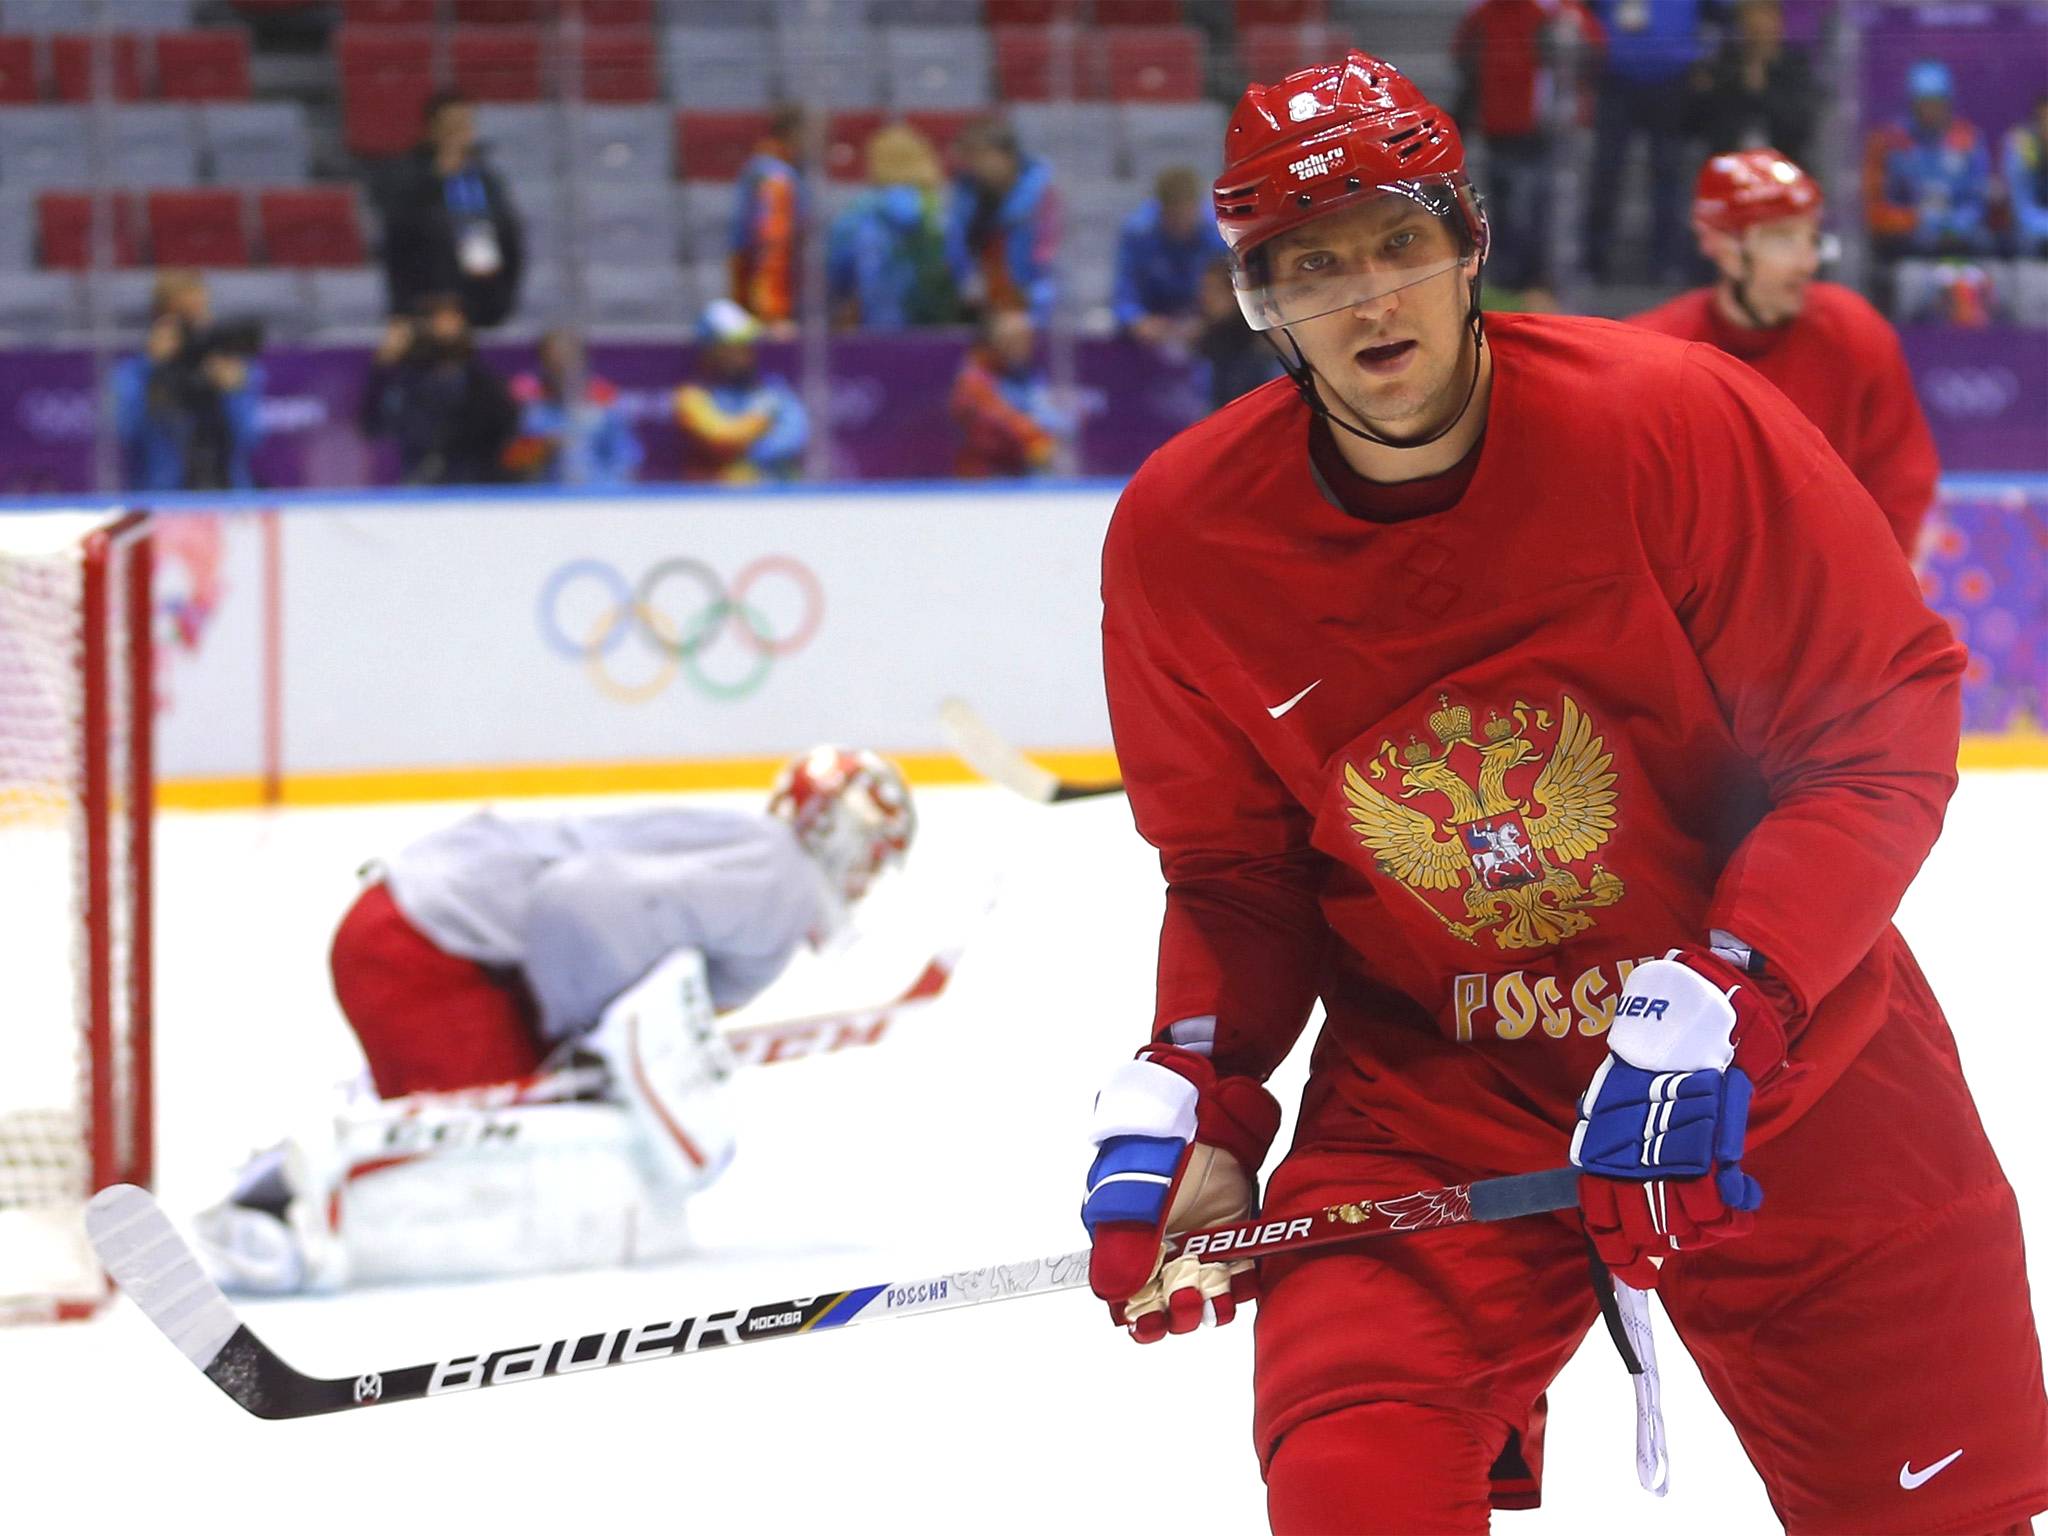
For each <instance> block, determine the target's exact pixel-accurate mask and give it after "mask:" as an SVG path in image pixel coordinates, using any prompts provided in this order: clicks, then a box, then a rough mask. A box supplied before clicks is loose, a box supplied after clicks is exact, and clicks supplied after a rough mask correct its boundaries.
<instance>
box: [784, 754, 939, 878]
mask: <svg viewBox="0 0 2048 1536" xmlns="http://www.w3.org/2000/svg"><path fill="white" fill-rule="evenodd" d="M768 814H769V815H771V816H774V817H776V818H778V819H779V820H782V821H785V822H787V823H788V824H789V827H790V830H791V831H793V832H795V833H796V840H797V841H798V842H799V843H801V844H803V847H804V851H805V852H807V853H808V854H810V856H811V857H812V858H813V859H815V860H817V863H818V867H819V868H820V869H822V870H823V871H824V872H825V878H826V879H827V880H828V881H830V882H831V884H832V886H833V888H834V889H835V890H837V891H838V892H839V893H840V894H841V895H843V896H844V897H846V899H847V900H849V901H854V900H858V899H859V898H860V897H862V896H864V895H866V894H867V889H868V886H869V884H870V883H871V882H872V881H873V880H874V878H875V876H876V875H878V874H880V873H881V872H882V871H883V870H884V869H886V868H887V867H889V866H890V865H892V864H900V863H902V862H903V858H904V855H905V854H907V853H909V851H910V840H911V839H912V838H913V837H915V836H916V835H917V812H916V811H914V810H913V809H912V808H911V804H910V790H909V788H908V786H906V785H905V784H904V782H903V775H902V774H901V773H899V772H898V771H897V769H896V765H895V764H894V763H892V762H890V761H889V760H888V759H887V758H884V757H882V756H880V755H878V754H877V753H874V752H867V751H859V750H855V749H853V748H850V747H830V746H827V747H813V748H812V749H811V750H810V751H808V752H806V753H804V755H803V756H801V757H798V758H793V759H791V760H790V761H789V762H788V763H787V764H785V765H784V766H783V769H782V772H781V773H779V774H777V775H776V778H775V787H774V789H772V790H771V791H770V792H769V795H768Z"/></svg>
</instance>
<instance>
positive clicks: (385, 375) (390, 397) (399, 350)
mask: <svg viewBox="0 0 2048 1536" xmlns="http://www.w3.org/2000/svg"><path fill="white" fill-rule="evenodd" d="M362 425H363V432H364V434H365V435H366V436H368V437H371V438H379V437H388V438H391V439H393V440H394V441H395V442H396V443H397V444H398V457H399V466H400V473H401V476H402V478H403V480H404V482H405V484H407V485H483V484H490V483H492V482H494V481H498V480H503V479H505V478H506V472H505V468H504V460H505V450H506V448H507V447H508V446H509V445H510V444H511V442H512V439H513V437H514V435H515V434H516V433H517V432H518V430H519V408H518V407H517V406H516V405H514V404H513V402H512V393H511V391H510V390H508V389H507V388H506V387H505V381H504V380H503V379H501V378H499V377H498V376H497V375H496V374H495V373H493V372H491V370H490V369H489V368H488V367H487V366H485V364H484V362H483V360H482V359H481V358H479V357H478V356H477V355H476V341H475V338H474V336H473V335H472V334H471V332H470V328H469V319H468V317H467V316H466V315H465V314H464V313H463V309H462V300H461V298H460V297H458V296H457V295H455V294H452V293H441V294H435V295H433V296H432V297H430V298H428V299H426V300H425V301H424V302H423V303H422V304H421V306H420V315H419V318H418V319H413V318H410V317H407V316H399V317H398V318H396V319H394V320H392V322H391V323H390V325H389V326H388V327H387V328H386V330H385V332H384V339H383V341H382V342H381V343H379V344H378V347H377V355H376V357H375V359H374V361H373V362H372V364H371V368H370V382H369V387H368V389H367V390H366V391H365V392H364V395H363V416H362Z"/></svg>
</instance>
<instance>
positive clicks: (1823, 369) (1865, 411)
mask: <svg viewBox="0 0 2048 1536" xmlns="http://www.w3.org/2000/svg"><path fill="white" fill-rule="evenodd" d="M1821 211H1822V209H1821V193H1820V187H1819V185H1818V184H1817V183H1816V182H1815V181H1814V179H1813V178H1812V177H1811V176H1809V175H1807V174H1806V172H1805V171H1804V170H1802V169H1800V167H1799V166H1797V165H1795V164H1794V163H1793V162H1792V161H1791V160H1789V159H1788V158H1786V157H1785V156H1784V155H1781V154H1779V153H1778V152H1777V151H1776V150H1774V149H1745V150H1741V151H1739V152H1737V153H1734V154H1726V155H1716V156H1714V157H1713V158H1712V159H1711V160H1709V161H1708V162H1707V163H1706V164H1705V165H1704V166H1703V167H1701V169H1700V174H1699V181H1698V182H1697V183H1696V184H1695V186H1694V188H1693V196H1692V227H1693V232H1694V233H1695V234H1696V235H1698V237H1699V242H1700V252H1701V254H1702V255H1704V256H1705V257H1706V258H1707V260H1709V261H1711V262H1712V263H1713V264H1714V266H1715V268H1716V270H1717V271H1718V272H1719V274H1720V275H1719V276H1718V277H1716V278H1715V280H1714V283H1713V285H1712V286H1711V287H1708V288H1697V289H1694V290H1693V291H1692V292H1690V293H1684V294H1680V295H1679V296H1678V297H1677V298H1675V299H1673V300H1671V301H1670V302H1669V303H1668V304H1662V305H1659V306H1658V307H1657V308H1655V309H1653V310H1650V311H1648V312H1647V313H1645V314H1640V315H1637V316H1636V317H1635V322H1634V323H1635V324H1637V325H1642V326H1648V327H1649V328H1650V329H1651V330H1653V331H1662V332H1664V333H1665V334H1666V335H1667V336H1680V337H1683V338H1684V339H1685V340H1687V341H1708V342H1712V343H1713V344H1714V345H1715V346H1717V347H1719V348H1720V349H1721V350H1722V351H1723V352H1727V353H1731V354H1733V355H1734V356H1736V357H1739V358H1741V359H1742V360H1743V361H1744V362H1745V363H1748V364H1749V365H1750V367H1752V368H1754V369H1756V371H1757V372H1758V373H1761V374H1762V375H1763V376H1764V377H1765V378H1767V379H1769V380H1770V381H1771V382H1772V383H1773V384H1775V385H1777V386H1778V388H1779V389H1781V390H1783V391H1784V392H1785V396H1786V398H1787V399H1789V400H1790V401H1791V402H1792V403H1793V404H1794V405H1796V406H1798V407H1799V410H1800V413H1801V414H1802V415H1804V416H1805V417H1806V419H1807V420H1808V421H1810V422H1812V423H1813V424H1814V425H1815V426H1816V427H1819V428H1820V430H1821V435H1822V436H1823V437H1825V438H1826V439H1827V440H1828V443H1829V445H1830V446H1831V447H1833V449H1834V450H1835V452H1836V453H1838V454H1840V455H1841V457H1842V462H1843V463H1844V464H1847V465H1848V466H1849V468H1850V470H1851V471H1852V472H1853V473H1854V474H1855V476H1856V478H1857V479H1858V480H1860V481H1862V482H1863V488H1864V489H1865V490H1866V491H1868V492H1870V496H1871V499H1872V500H1873V501H1875V502H1876V503H1877V506H1878V510H1879V511H1881V512H1882V513H1884V515H1885V520H1886V521H1887V522H1889V523H1890V524H1891V526H1892V533H1893V535H1894V537H1896V538H1897V540H1898V542H1899V547H1900V548H1901V549H1903V550H1904V551H1905V552H1906V554H1907V556H1908V557H1909V558H1910V557H1911V556H1912V554H1913V553H1914V551H1915V549H1916V548H1917V547H1918V544H1919V539H1920V527H1921V524H1922V523H1923V522H1924V521H1925V519H1926V517H1927V512H1928V509H1929V508H1930V507H1932V506H1933V505H1934V487H1935V480H1936V478H1937V477H1938V475H1939V474H1940V472H1941V465H1940V462H1939V461H1938V460H1937V459H1936V457H1935V451H1934V434H1933V433H1932V432H1931V431H1929V430H1928V426H1927V417H1926V416H1925V415H1924V414H1923V413H1922V412H1921V409H1920V402H1919V399H1918V398H1917V397H1916V396H1915V395H1914V393H1913V375H1912V373H1911V371H1910V370H1909V369H1908V368H1907V366H1906V354H1905V352H1904V351H1903V350H1902V349H1901V347H1900V345H1899V334H1898V332H1897V331H1895V330H1893V329H1892V325H1891V322H1890V321H1889V320H1887V319H1885V318H1884V316H1882V315H1880V314H1879V313H1878V312H1877V311H1876V310H1875V309H1873V308H1871V306H1870V302H1869V301H1868V300H1867V299H1865V298H1864V297H1863V296H1862V295H1861V294H1859V293H1857V292H1856V291H1855V290H1854V289H1850V288H1844V287H1842V286H1841V285H1840V284H1839V283H1823V282H1817V281H1815V275H1816V274H1817V273H1818V272H1819V271H1820V267H1821V262H1822V260H1823V259H1824V253H1825V251H1826V248H1827V246H1828V244H1829V243H1830V240H1831V237H1829V236H1826V235H1823V234H1822V233H1821Z"/></svg>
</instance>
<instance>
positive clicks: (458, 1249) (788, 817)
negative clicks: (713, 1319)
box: [194, 746, 916, 1293]
mask: <svg viewBox="0 0 2048 1536" xmlns="http://www.w3.org/2000/svg"><path fill="white" fill-rule="evenodd" d="M915 831H916V815H915V812H914V810H913V808H912V806H911V802H910V794H909V791H908V789H907V788H906V786H905V784H904V781H903V777H902V775H901V774H900V773H899V772H898V771H897V769H896V768H895V767H894V765H892V764H890V763H889V762H887V761H886V760H884V759H883V758H881V757H879V756H877V755H876V754H874V753H872V752H866V751H853V750H848V749H845V748H841V747H829V746H827V747H818V748H816V749H814V750H813V751H811V752H809V753H806V754H805V755H804V756H802V757H799V758H797V759H796V760H794V761H793V762H791V763H790V764H788V766H786V767H785V768H784V769H783V771H782V773H781V775H780V776H779V778H778V779H777V781H776V783H775V787H774V789H773V791H772V793H771V794H770V797H769V801H768V807H767V811H766V814H750V813H746V812H739V811H726V810H714V809H708V808H698V807H675V808H669V809H660V810H649V811H642V812H631V813H623V814H612V815H602V816H587V817H562V818H549V819H513V818H509V817H500V816H497V815H495V814H492V813H490V812H482V813H479V814H477V815H473V816H470V817H468V818H466V819H464V820H462V821H460V822H457V823H456V824H454V825H453V826H450V827H447V828H445V829H443V830H442V831H439V832H436V833H433V834H431V835H429V836H428V837H426V838H423V839H422V840H420V841H419V842H417V843H414V844H413V845H411V846H410V847H408V848H406V849H404V850H403V851H402V852H400V853H399V854H398V855H397V856H396V857H394V858H392V859H391V860H390V861H389V862H388V863H385V864H373V865H371V866H369V867H368V868H366V870H365V872H364V873H365V876H366V883H365V885H364V887H363V889H362V891H361V893H360V894H359V895H358V896H357V898H356V901H355V903H354V905H353V906H351V907H350V909H349V911H348V913H347V915H346V916H345V917H344V918H343V919H342V921H341V924H340V927H339V929H338V930H337V931H336V933H335V936H334V943H333V950H332V969H333V979H334V991H335V996H336V998H337V999H338V1001H339V1002H340V1004H341V1010H342V1013H343V1014H344V1015H345V1016H346V1018H347V1020H348V1023H349V1026H350V1028H351V1029H352V1030H353V1031H354V1032H355V1035H356V1038H357V1040H358V1041H359V1042H360V1043H361V1046H362V1051H363V1056H364V1058H365V1060H366V1062H367V1065H368V1076H369V1080H370V1083H371V1085H372V1086H373V1089H374V1094H371V1093H365V1094H363V1095H361V1096H360V1098H359V1099H358V1100H357V1101H355V1102H352V1103H351V1105H350V1106H349V1107H348V1108H347V1109H346V1110H345V1111H344V1112H343V1113H342V1114H340V1115H339V1116H338V1117H336V1118H335V1120H334V1121H333V1123H332V1126H331V1127H330V1126H329V1125H328V1124H327V1123H326V1122H324V1121H323V1123H322V1125H321V1126H320V1128H319V1129H318V1130H316V1131H312V1132H309V1133H306V1134H301V1135H298V1136H294V1137H292V1138H290V1139H288V1140H286V1141H284V1142H283V1143H281V1144H280V1145H278V1146H276V1147H273V1148H271V1149H270V1150H269V1151H267V1152H264V1153H262V1154H259V1155H258V1156H257V1157H256V1158H255V1159H254V1160H252V1162H251V1163H250V1165H249V1166H248V1167H247V1168H246V1169H245V1170H244V1172H243V1174H242V1176H241V1178H240V1180H239V1181H238V1183H237V1185H236V1187H235V1189H234V1191H233V1193H232V1194H230V1195H229V1197H228V1198H227V1199H226V1200H224V1201H222V1202H221V1203H219V1204H218V1205H215V1206H212V1207H210V1208H209V1209H207V1210H206V1211H204V1212H202V1213H200V1215H199V1216H198V1218H197V1219H196V1221H195V1224H194V1225H195V1232H196V1236H197V1237H198V1239H199V1241H200V1245H201V1249H202V1251H203V1253H204V1254H205V1256H206V1259H207V1262H208V1265H209V1267H211V1268H212V1270H213V1271H214V1273H215V1276H216V1278H217V1279H219V1280H220V1282H221V1284H222V1285H223V1286H224V1287H227V1288H229V1289H236V1290H243V1291H254V1292H268V1293H283V1292H296V1291H324V1290H333V1289H336V1288H339V1287H341V1286H343V1285H348V1284H361V1283H372V1282H383V1281H397V1280H413V1279H437V1278H448V1277H455V1276H476V1275H506V1274H517V1273H523V1272H531V1271H539V1270H552V1269H565V1268H574V1267H581V1266H587V1265H605V1264H627V1263H632V1262H635V1261H639V1260H650V1259H662V1258H668V1257H673V1256H675V1255H676V1254H677V1253H679V1252H680V1251H681V1250H682V1248H683V1247H684V1245H685V1240H686V1239H685V1228H684V1221H683V1216H684V1206H685V1203H686V1202H687V1200H688V1199H689V1197H690V1196H692V1195H693V1194H695V1193H696V1192H698V1191H700V1190H702V1189H704V1188H705V1187H706V1186H707V1185H709V1184H710V1183H711V1182H712V1181H713V1180H715V1179H716V1178H717V1177H718V1176H719V1174H720V1173H721V1172H723V1171H724V1169H725V1167H726V1166H727V1164H728V1162H729V1161H730V1160H731V1158H732V1155H733V1148H734V1130H733V1127H732V1125H731V1124H730V1121H729V1116H728V1112H727V1105H726V1102H725V1095H724V1092H723V1085H724V1083H725V1080H726V1078H727V1077H728V1076H729V1074H730V1072H731V1069H732V1060H731V1054H730V1051H729V1050H728V1048H727V1046H726V1044H725V1042H724V1040H723V1039H722V1037H721V1036H720V1034H719V1031H718V1028H717V1018H718V1015H719V1014H721V1013H724V1012H728V1011H730V1010H732V1009H735V1008H738V1007H741V1006H743V1005H744V1004H745V1003H747V1002H748V1001H749V1000H750V999H752V998H753V997H755V996H756V995H758V994H759V993H760V992H761V991H762V990H763V989H764V988H766V987H767V986H768V984H769V983H770V982H772V981H773V980H775V978H776V977H777V976H778V975H780V974H781V973H782V971H783V969H784V968H785V967H786V966H787V965H788V963H789V961H790V960H791V958H792V957H793V956H794V955H795V954H796V952H797V951H798V950H799V949H801V948H803V947H804V946H805V945H810V946H813V947H823V946H825V945H827V944H828V943H829V942H831V941H832V940H833V939H834V938H835V937H837V936H838V935H839V934H841V933H842V932H843V931H844V929H845V926H846V924H847V921H848V917H849V913H850V910H851V908H852V906H853V905H854V904H855V903H856V902H858V901H859V900H860V899H861V898H862V897H863V896H864V895H866V894H867V892H868V889H869V887H870V885H871V884H872V883H873V881H874V880H875V878H876V877H877V876H878V875H879V874H881V873H882V872H883V871H884V870H885V869H888V868H890V867H892V866H894V865H897V864H900V863H901V862H902V860H903V858H904V857H905V855H906V854H907V853H908V851H909V848H910V843H911V839H912V837H913V836H914V835H915Z"/></svg>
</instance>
